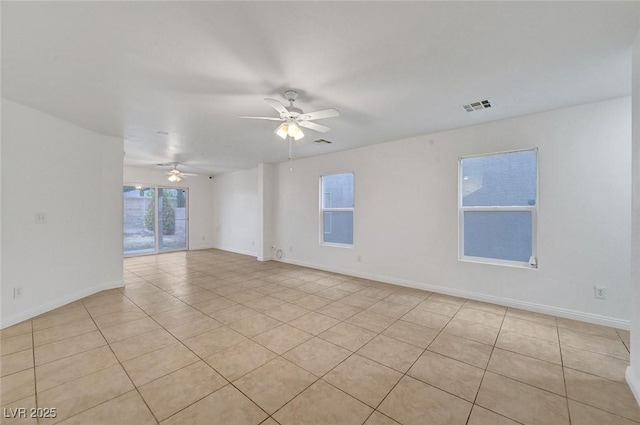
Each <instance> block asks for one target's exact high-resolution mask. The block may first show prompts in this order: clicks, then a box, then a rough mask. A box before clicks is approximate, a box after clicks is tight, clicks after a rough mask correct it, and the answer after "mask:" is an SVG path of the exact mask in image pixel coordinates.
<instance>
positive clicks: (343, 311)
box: [316, 302, 362, 320]
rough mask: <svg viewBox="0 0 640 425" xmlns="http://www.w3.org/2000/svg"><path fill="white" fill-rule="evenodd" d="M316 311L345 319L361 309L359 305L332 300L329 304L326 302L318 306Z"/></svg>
mask: <svg viewBox="0 0 640 425" xmlns="http://www.w3.org/2000/svg"><path fill="white" fill-rule="evenodd" d="M316 311H317V312H318V313H321V314H324V315H325V316H329V317H333V318H334V319H338V320H346V319H348V318H349V317H351V316H353V315H354V314H356V313H358V312H360V311H362V309H361V308H360V307H354V306H352V305H349V304H343V303H341V302H334V303H331V304H327V305H326V306H324V307H322V308H319V309H318V310H316Z"/></svg>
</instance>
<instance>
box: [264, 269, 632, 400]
mask: <svg viewBox="0 0 640 425" xmlns="http://www.w3.org/2000/svg"><path fill="white" fill-rule="evenodd" d="M274 260H275V261H281V262H283V263H288V264H294V265H297V266H302V267H309V268H313V269H318V270H324V271H328V272H333V273H340V274H345V275H348V276H354V277H360V278H363V279H370V280H375V281H378V282H384V283H391V284H393V285H399V286H405V287H409V288H415V289H422V290H425V291H431V292H438V293H441V294H446V295H451V296H455V297H461V298H468V299H471V300H476V301H483V302H487V303H491V304H498V305H503V306H505V307H513V308H519V309H522V310H528V311H532V312H535V313H542V314H548V315H551V316H558V317H563V318H565V319H573V320H579V321H581V322H588V323H593V324H596V325H603V326H611V327H614V328H618V329H626V330H629V329H630V327H631V324H630V321H629V320H625V319H618V318H615V317H608V316H601V315H598V314H592V313H586V312H582V311H577V310H571V309H566V308H561V307H553V306H549V305H544V304H536V303H531V302H528V301H520V300H514V299H511V298H504V297H497V296H494V295H485V294H481V293H477V292H471V291H465V290H461V289H455V288H449V287H446V286H440V285H433V284H429V283H423V282H415V281H411V280H406V279H399V278H395V277H389V276H379V275H375V274H371V273H363V272H359V271H354V270H347V269H340V268H336V267H329V266H324V265H321V264H313V263H307V262H304V261H298V260H292V259H288V258H282V259H280V260H277V259H274ZM639 388H640V387H639Z"/></svg>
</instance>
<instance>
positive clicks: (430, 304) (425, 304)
mask: <svg viewBox="0 0 640 425" xmlns="http://www.w3.org/2000/svg"><path fill="white" fill-rule="evenodd" d="M417 308H419V309H421V310H425V311H429V312H431V313H437V314H441V315H443V316H448V317H453V316H455V314H456V313H457V312H458V310H460V307H459V306H457V305H455V304H450V303H445V302H440V301H435V300H432V299H429V298H427V299H426V300H424V301H422V302H421V303H420V304H418V306H417Z"/></svg>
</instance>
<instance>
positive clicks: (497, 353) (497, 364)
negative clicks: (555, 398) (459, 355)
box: [487, 348, 566, 396]
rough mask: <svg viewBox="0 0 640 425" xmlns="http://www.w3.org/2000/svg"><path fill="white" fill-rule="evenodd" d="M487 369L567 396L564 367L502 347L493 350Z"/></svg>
mask: <svg viewBox="0 0 640 425" xmlns="http://www.w3.org/2000/svg"><path fill="white" fill-rule="evenodd" d="M487 370H490V371H491V372H494V373H497V374H499V375H503V376H507V377H509V378H511V379H515V380H516V381H520V382H524V383H525V384H529V385H532V386H534V387H538V388H541V389H543V390H547V391H551V392H553V393H556V394H559V395H561V396H565V394H566V392H565V388H564V376H563V373H562V367H561V366H558V365H556V364H553V363H549V362H545V361H543V360H538V359H534V358H532V357H527V356H523V355H522V354H518V353H514V352H512V351H505V350H502V349H500V348H496V349H494V350H493V354H492V355H491V360H490V361H489V365H488V366H487Z"/></svg>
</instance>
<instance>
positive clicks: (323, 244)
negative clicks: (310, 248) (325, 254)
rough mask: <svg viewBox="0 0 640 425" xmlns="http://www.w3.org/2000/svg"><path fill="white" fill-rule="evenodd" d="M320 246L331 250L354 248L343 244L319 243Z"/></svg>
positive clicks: (351, 245)
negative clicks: (331, 248)
mask: <svg viewBox="0 0 640 425" xmlns="http://www.w3.org/2000/svg"><path fill="white" fill-rule="evenodd" d="M320 246H328V247H333V248H347V249H353V248H354V246H353V244H344V243H327V242H320Z"/></svg>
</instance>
